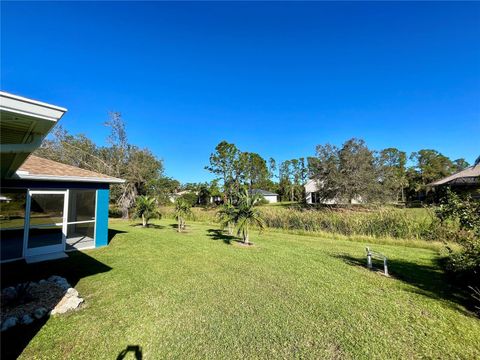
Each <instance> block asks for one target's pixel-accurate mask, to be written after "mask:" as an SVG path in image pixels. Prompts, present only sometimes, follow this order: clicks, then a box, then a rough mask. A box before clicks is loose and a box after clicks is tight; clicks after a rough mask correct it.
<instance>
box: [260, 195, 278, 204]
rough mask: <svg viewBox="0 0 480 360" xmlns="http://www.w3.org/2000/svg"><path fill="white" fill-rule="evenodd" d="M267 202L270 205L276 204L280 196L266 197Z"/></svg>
mask: <svg viewBox="0 0 480 360" xmlns="http://www.w3.org/2000/svg"><path fill="white" fill-rule="evenodd" d="M263 197H264V198H265V200H267V201H268V202H269V203H270V204H274V203H276V202H278V196H277V195H264V196H263Z"/></svg>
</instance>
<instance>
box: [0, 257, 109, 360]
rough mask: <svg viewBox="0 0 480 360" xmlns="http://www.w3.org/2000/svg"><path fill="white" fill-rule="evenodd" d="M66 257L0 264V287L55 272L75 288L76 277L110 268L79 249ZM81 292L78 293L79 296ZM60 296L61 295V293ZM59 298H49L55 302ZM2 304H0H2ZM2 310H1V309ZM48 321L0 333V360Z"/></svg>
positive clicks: (18, 351)
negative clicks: (28, 262) (34, 261)
mask: <svg viewBox="0 0 480 360" xmlns="http://www.w3.org/2000/svg"><path fill="white" fill-rule="evenodd" d="M68 256H69V257H68V259H60V260H54V261H46V262H40V263H34V264H27V263H26V262H24V261H23V260H20V261H15V262H12V263H6V264H2V265H1V266H0V270H1V271H0V274H1V275H0V277H1V284H2V288H5V287H8V286H15V285H17V284H19V283H24V282H27V281H35V282H37V281H39V280H42V279H47V278H49V277H50V276H52V275H59V276H62V277H64V278H66V279H67V280H68V282H69V283H70V285H71V286H72V287H75V286H76V284H77V283H78V282H79V280H80V279H82V278H84V277H88V276H92V275H95V274H99V273H104V272H107V271H110V270H111V269H112V268H111V267H109V266H107V265H105V264H103V263H101V262H99V261H97V260H96V259H94V258H92V257H90V256H88V255H86V254H85V253H82V252H80V251H77V252H70V253H68ZM81 295H82V294H80V296H81ZM61 296H62V297H63V294H62V295H61ZM60 300H61V297H59V298H58V299H53V301H54V302H55V301H56V302H57V303H58V302H59V301H60ZM2 307H3V304H2ZM2 311H4V310H3V309H2ZM47 321H48V316H46V317H44V318H42V319H41V320H36V321H34V322H33V323H32V324H30V325H17V326H14V327H13V328H10V329H8V330H6V331H3V332H1V333H0V341H1V344H2V345H1V359H3V360H5V359H16V358H18V356H19V355H20V354H21V353H22V352H23V350H24V349H25V348H26V347H27V345H28V344H29V343H30V341H31V340H32V339H33V338H34V337H35V335H36V334H37V333H38V332H39V331H40V329H41V328H42V327H43V325H45V323H46V322H47Z"/></svg>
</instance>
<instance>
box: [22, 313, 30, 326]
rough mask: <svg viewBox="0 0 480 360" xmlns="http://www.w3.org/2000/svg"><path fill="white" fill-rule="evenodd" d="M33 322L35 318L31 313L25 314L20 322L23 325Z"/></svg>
mask: <svg viewBox="0 0 480 360" xmlns="http://www.w3.org/2000/svg"><path fill="white" fill-rule="evenodd" d="M32 322H33V319H32V317H31V316H30V315H23V317H22V319H21V320H20V323H21V324H23V325H28V324H31V323H32Z"/></svg>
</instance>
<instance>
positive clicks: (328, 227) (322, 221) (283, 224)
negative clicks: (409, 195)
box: [161, 206, 454, 241]
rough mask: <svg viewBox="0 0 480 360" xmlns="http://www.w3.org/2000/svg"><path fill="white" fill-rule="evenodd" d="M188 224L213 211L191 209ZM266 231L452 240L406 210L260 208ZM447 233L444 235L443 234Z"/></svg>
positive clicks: (434, 223) (431, 219)
mask: <svg viewBox="0 0 480 360" xmlns="http://www.w3.org/2000/svg"><path fill="white" fill-rule="evenodd" d="M192 210H193V212H192V216H191V218H190V220H193V221H201V222H208V223H215V222H217V216H216V214H217V211H216V210H215V209H202V208H193V209H192ZM161 211H162V215H163V217H165V218H169V219H170V218H171V219H173V218H174V211H173V208H170V207H164V208H162V210H161ZM261 212H262V214H263V216H264V219H265V222H266V224H267V227H269V228H272V229H282V230H289V231H299V232H322V233H324V232H326V233H332V234H339V235H345V236H370V237H376V238H380V237H388V238H394V239H415V240H437V241H438V240H440V241H441V240H453V239H449V236H450V235H449V234H451V233H452V231H450V230H454V229H447V228H445V226H444V225H442V226H440V224H439V223H438V220H436V218H435V216H434V214H433V211H431V210H428V209H425V211H424V212H422V214H421V216H420V215H419V214H417V213H413V212H411V211H409V209H394V208H379V209H375V210H362V211H352V210H348V209H301V208H283V207H279V206H265V207H261ZM447 230H448V231H447Z"/></svg>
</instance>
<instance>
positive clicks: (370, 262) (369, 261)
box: [367, 247, 372, 269]
mask: <svg viewBox="0 0 480 360" xmlns="http://www.w3.org/2000/svg"><path fill="white" fill-rule="evenodd" d="M367 267H368V268H369V269H371V268H372V253H371V252H370V249H369V248H368V247H367Z"/></svg>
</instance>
